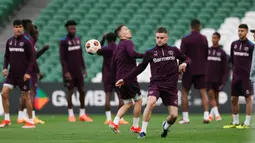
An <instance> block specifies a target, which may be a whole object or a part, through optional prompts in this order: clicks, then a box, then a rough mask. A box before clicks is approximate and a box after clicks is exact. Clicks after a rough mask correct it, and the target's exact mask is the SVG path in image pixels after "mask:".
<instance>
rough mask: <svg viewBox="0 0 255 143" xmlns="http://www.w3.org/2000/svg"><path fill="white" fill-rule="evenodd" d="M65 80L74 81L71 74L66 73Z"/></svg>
mask: <svg viewBox="0 0 255 143" xmlns="http://www.w3.org/2000/svg"><path fill="white" fill-rule="evenodd" d="M65 78H66V79H67V80H71V79H72V77H71V74H70V73H69V72H67V73H65Z"/></svg>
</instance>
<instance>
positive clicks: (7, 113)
mask: <svg viewBox="0 0 255 143" xmlns="http://www.w3.org/2000/svg"><path fill="white" fill-rule="evenodd" d="M12 88H13V85H10V84H4V86H3V89H2V93H1V95H2V104H3V108H4V120H3V121H2V123H1V124H0V128H3V127H6V126H9V125H11V120H10V111H9V98H8V96H9V93H10V92H11V90H12Z"/></svg>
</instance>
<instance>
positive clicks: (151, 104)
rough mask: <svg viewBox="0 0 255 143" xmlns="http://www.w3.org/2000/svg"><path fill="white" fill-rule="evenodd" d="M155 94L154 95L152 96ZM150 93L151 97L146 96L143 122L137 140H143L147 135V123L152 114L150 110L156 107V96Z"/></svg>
mask: <svg viewBox="0 0 255 143" xmlns="http://www.w3.org/2000/svg"><path fill="white" fill-rule="evenodd" d="M154 93H155V94H154ZM154 93H151V95H149V96H148V99H147V105H146V107H145V109H144V111H143V122H142V130H141V132H140V134H139V136H138V138H145V136H146V133H147V126H148V124H149V121H150V119H151V113H152V109H153V108H154V107H155V105H156V101H157V96H158V95H157V94H158V93H156V92H154ZM149 94H150V90H149Z"/></svg>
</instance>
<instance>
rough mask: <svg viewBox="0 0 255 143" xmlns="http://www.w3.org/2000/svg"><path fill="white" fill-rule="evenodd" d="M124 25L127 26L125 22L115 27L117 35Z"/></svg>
mask: <svg viewBox="0 0 255 143" xmlns="http://www.w3.org/2000/svg"><path fill="white" fill-rule="evenodd" d="M123 26H125V25H124V24H121V25H120V26H118V27H117V28H116V29H115V31H114V33H115V35H117V36H119V32H120V30H121V28H122V27H123Z"/></svg>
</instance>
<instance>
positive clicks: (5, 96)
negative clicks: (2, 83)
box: [1, 91, 8, 100]
mask: <svg viewBox="0 0 255 143" xmlns="http://www.w3.org/2000/svg"><path fill="white" fill-rule="evenodd" d="M1 95H2V99H3V100H6V99H8V93H7V92H6V91H2V93H1Z"/></svg>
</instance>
